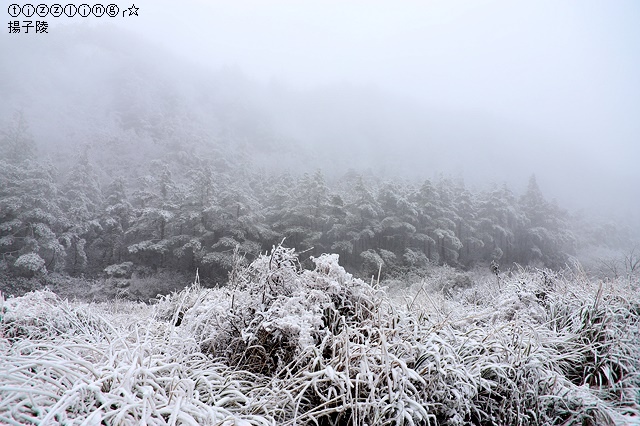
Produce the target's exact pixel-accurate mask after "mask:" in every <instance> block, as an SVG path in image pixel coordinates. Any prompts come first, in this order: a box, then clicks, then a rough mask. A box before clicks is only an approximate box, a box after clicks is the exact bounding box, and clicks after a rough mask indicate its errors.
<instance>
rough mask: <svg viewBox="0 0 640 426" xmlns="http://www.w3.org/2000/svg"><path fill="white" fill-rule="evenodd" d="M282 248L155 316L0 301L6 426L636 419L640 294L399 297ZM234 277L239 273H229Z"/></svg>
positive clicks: (327, 259)
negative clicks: (304, 264)
mask: <svg viewBox="0 0 640 426" xmlns="http://www.w3.org/2000/svg"><path fill="white" fill-rule="evenodd" d="M314 262H315V268H314V269H313V270H304V269H302V268H301V267H300V265H299V263H298V261H297V256H296V254H295V252H294V251H293V250H291V249H287V248H284V247H281V246H279V247H276V248H274V250H273V252H272V253H270V254H269V255H264V256H261V257H260V258H259V259H257V260H256V261H255V262H254V263H252V264H251V265H250V266H247V267H238V268H237V269H236V270H234V272H233V273H232V274H231V276H230V283H229V285H228V286H227V287H224V288H218V289H203V288H201V287H200V286H199V285H198V284H197V283H196V284H194V285H193V286H190V287H188V288H185V289H184V290H182V291H180V292H177V293H173V294H171V295H169V296H166V297H164V298H161V299H160V300H159V301H158V303H156V304H155V305H153V306H148V305H143V304H135V303H131V302H124V301H114V302H111V303H108V304H92V305H87V304H81V303H70V302H67V301H63V300H60V299H59V298H58V297H57V296H56V295H55V294H53V293H51V292H47V291H41V292H34V293H29V294H27V295H25V296H23V297H19V298H13V299H7V300H4V299H3V298H1V297H0V303H1V304H2V305H1V306H0V312H1V314H0V315H2V319H1V322H0V423H3V424H14V425H15V424H20V425H25V424H66V425H76V424H77V425H100V424H124V425H128V424H131V425H134V424H135V425H137V424H144V425H225V426H231V425H338V424H339V425H362V426H364V425H572V424H573V425H590V424H591V425H614V424H624V422H633V421H634V419H635V418H636V417H634V416H637V414H638V403H639V399H640V395H639V383H640V380H639V377H638V360H639V359H640V344H639V342H640V339H639V331H638V330H639V327H638V326H639V320H640V296H639V293H640V292H639V291H638V282H637V281H632V280H630V279H626V280H618V281H616V282H613V283H607V284H603V283H598V282H591V281H590V280H589V279H587V278H586V277H585V276H584V275H583V274H580V273H569V272H565V274H564V275H562V274H554V273H552V272H550V271H540V270H524V269H523V270H521V271H520V272H518V273H516V274H513V275H512V276H510V277H503V279H502V282H501V283H500V287H499V288H498V285H497V283H496V281H495V277H493V279H491V277H487V279H481V280H480V281H479V282H476V283H474V285H473V286H471V287H469V288H465V289H462V290H459V291H453V292H448V293H447V294H446V295H444V294H443V293H442V292H438V291H434V288H436V287H437V288H440V287H441V286H442V282H441V277H440V278H438V280H439V281H438V283H433V282H429V280H426V281H424V282H422V283H419V284H418V285H414V286H412V287H410V286H409V285H407V287H406V288H405V290H404V292H403V297H402V298H397V297H396V298H393V299H392V298H390V297H389V296H388V294H387V292H386V291H385V289H384V288H381V287H379V286H377V285H376V286H374V285H370V284H368V283H366V282H364V281H361V280H359V279H355V278H353V277H352V276H351V275H350V274H348V273H346V272H345V271H344V269H343V268H342V267H340V265H339V264H338V257H337V255H323V256H320V257H319V258H317V259H314ZM239 264H240V263H239Z"/></svg>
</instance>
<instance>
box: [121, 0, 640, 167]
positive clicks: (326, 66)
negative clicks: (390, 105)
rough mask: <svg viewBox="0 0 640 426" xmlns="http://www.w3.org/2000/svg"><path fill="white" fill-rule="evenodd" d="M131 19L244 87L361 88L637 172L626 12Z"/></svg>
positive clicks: (208, 13)
mask: <svg viewBox="0 0 640 426" xmlns="http://www.w3.org/2000/svg"><path fill="white" fill-rule="evenodd" d="M137 6H139V7H140V16H139V19H136V21H135V28H133V29H134V30H138V31H141V32H143V33H145V34H146V35H147V36H150V37H152V38H154V39H157V40H159V41H161V43H162V44H165V45H166V46H169V47H171V48H172V49H175V50H178V51H180V52H182V53H183V54H185V55H188V56H191V57H194V58H198V59H199V60H201V61H203V62H205V63H208V64H212V65H214V66H224V65H231V66H237V67H238V68H240V69H241V70H242V71H243V72H244V73H245V74H246V75H248V76H249V77H252V78H256V79H260V80H269V79H272V78H274V79H277V80H279V81H282V82H285V83H286V84H291V85H295V86H299V87H312V86H314V85H319V84H320V85H323V84H332V83H335V82H351V83H356V84H361V85H365V86H366V85H371V86H374V87H377V88H380V89H382V90H386V91H389V92H391V93H399V94H407V95H410V96H412V97H415V98H417V99H419V100H421V101H423V102H426V103H429V104H431V105H434V106H437V107H441V108H453V109H459V108H462V109H465V110H481V111H484V112H486V113H490V114H497V115H501V116H506V117H509V118H512V119H514V120H517V121H522V122H525V123H530V124H533V125H535V126H539V127H541V128H543V129H547V130H552V131H554V132H561V133H565V134H567V138H566V139H567V143H569V144H571V145H570V147H571V148H576V149H577V148H578V146H579V145H581V146H582V149H587V150H589V148H587V147H585V146H584V140H585V138H586V139H588V140H590V141H592V143H595V144H596V145H598V144H605V143H606V144H610V148H611V149H612V151H611V154H610V155H612V156H619V153H620V152H619V151H620V150H627V152H629V155H625V156H624V157H625V160H623V161H629V160H630V159H632V158H633V159H634V160H637V159H640V148H639V147H640V141H639V140H638V138H639V136H640V117H639V113H640V2H638V1H634V0H628V1H624V0H614V1H607V2H604V1H585V0H570V1H558V0H542V1H540V0H536V1H526V2H525V1H490V0H473V1H471V0H467V1H462V0H460V1H429V0H420V1H416V0H405V1H400V2H398V1H391V0H270V1H265V0H233V1H231V0H226V1H219V0H215V1H204V0H203V1H197V0H187V1H179V2H178V1H174V2H168V1H153V2H151V1H146V2H140V3H138V4H137ZM121 22H122V23H123V24H125V25H127V26H128V27H130V28H131V26H133V23H134V21H133V20H126V21H124V20H123V21H121ZM130 24H131V25H130ZM594 154H596V155H597V156H601V155H604V156H605V157H606V156H607V155H609V154H607V153H603V151H601V150H600V149H597V150H595V149H594ZM618 159H619V158H618Z"/></svg>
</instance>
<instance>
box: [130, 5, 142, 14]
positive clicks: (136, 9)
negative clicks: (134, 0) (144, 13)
mask: <svg viewBox="0 0 640 426" xmlns="http://www.w3.org/2000/svg"><path fill="white" fill-rule="evenodd" d="M138 9H140V8H139V7H136V5H135V4H134V5H131V7H130V8H129V9H127V10H128V11H129V16H132V15H135V16H138Z"/></svg>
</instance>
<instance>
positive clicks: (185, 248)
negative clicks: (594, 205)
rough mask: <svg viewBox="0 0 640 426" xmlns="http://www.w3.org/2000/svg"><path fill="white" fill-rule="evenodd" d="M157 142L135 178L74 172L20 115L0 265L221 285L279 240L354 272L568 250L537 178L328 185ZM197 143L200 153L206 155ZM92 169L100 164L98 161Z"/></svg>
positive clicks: (0, 235)
mask: <svg viewBox="0 0 640 426" xmlns="http://www.w3.org/2000/svg"><path fill="white" fill-rule="evenodd" d="M198 146H199V149H200V151H194V150H192V149H191V150H190V149H189V148H188V147H186V146H185V145H184V144H180V143H171V144H166V143H165V144H162V143H159V144H158V150H157V151H158V155H157V156H156V158H140V159H137V160H136V164H137V166H136V167H135V170H128V171H125V170H121V171H120V172H118V173H114V172H113V170H112V171H111V172H110V173H105V171H104V166H101V165H100V158H101V157H102V154H103V153H105V152H106V150H107V149H108V148H106V147H104V146H103V147H100V146H96V145H93V146H90V145H87V146H85V147H84V148H82V149H79V150H78V152H79V153H78V154H77V155H76V156H75V158H74V159H73V161H72V164H70V165H66V167H61V166H60V165H54V164H53V163H52V161H49V160H46V159H38V157H37V156H36V155H35V143H34V141H33V138H32V137H31V136H30V134H29V131H28V126H27V124H26V123H25V121H24V118H23V117H22V116H21V115H19V114H18V115H17V116H16V118H15V119H14V120H13V121H12V122H11V124H10V125H9V126H8V127H7V128H5V129H4V130H3V132H2V136H1V139H0V149H1V150H2V151H1V155H0V254H1V259H0V269H1V270H3V271H4V272H5V273H8V274H14V275H23V276H33V275H37V274H44V273H48V272H60V273H66V274H70V275H80V274H85V275H87V276H98V275H101V274H107V275H113V276H126V275H128V274H130V273H132V272H133V271H137V272H138V273H141V274H144V273H147V274H151V273H153V272H154V271H157V270H161V269H173V270H177V271H182V272H185V273H192V272H193V271H195V270H196V268H197V269H198V270H199V272H200V275H201V277H203V278H209V279H210V280H212V281H216V280H219V281H221V280H223V279H224V278H226V274H227V273H228V271H229V270H230V268H231V267H232V266H233V262H234V261H235V259H236V257H234V252H236V251H237V252H239V253H241V254H245V255H246V256H247V257H248V258H249V259H251V258H252V257H253V256H256V255H257V254H258V253H260V252H261V251H265V250H268V249H270V248H271V247H272V245H274V244H277V243H279V242H280V241H281V240H282V239H286V240H285V241H286V242H285V244H286V245H289V246H293V247H295V248H296V249H297V250H299V251H305V250H306V251H307V253H308V255H315V256H317V255H319V254H322V253H328V252H332V253H338V254H339V255H340V261H341V264H343V265H344V266H345V267H346V268H347V269H348V270H350V271H352V272H354V273H358V274H361V275H365V276H367V275H371V274H372V273H376V272H377V271H378V269H379V268H380V266H382V268H383V270H384V271H385V273H389V272H393V271H406V270H410V269H417V268H422V267H425V266H427V265H429V264H432V263H435V264H447V265H452V266H455V267H461V268H469V267H472V266H474V265H476V264H482V263H487V264H488V263H489V262H491V261H492V260H495V261H496V262H498V263H500V264H511V263H513V262H516V263H519V264H523V265H525V264H530V263H539V264H542V265H545V266H548V267H561V266H563V265H564V263H565V262H566V260H567V256H568V255H570V254H572V253H573V252H574V251H575V249H576V244H577V242H576V237H575V236H574V234H573V232H572V230H571V224H570V217H569V215H568V213H567V212H565V211H563V210H562V209H561V208H559V207H558V206H557V205H556V204H555V203H552V202H549V201H547V200H546V199H545V198H544V196H543V194H542V193H541V191H540V189H539V187H538V185H537V183H536V180H535V177H534V176H532V177H531V179H530V181H529V184H528V187H527V189H526V191H525V192H524V194H522V195H521V196H517V195H516V194H514V193H513V192H512V190H511V189H510V188H509V187H507V186H506V185H501V186H500V185H495V186H493V187H492V188H489V189H485V190H471V189H469V188H467V187H466V186H465V185H464V183H463V182H462V181H461V180H458V179H452V178H448V177H440V178H437V179H427V180H424V181H423V182H421V183H414V182H405V181H402V180H400V179H396V180H386V181H385V180H381V179H379V178H376V177H375V176H371V175H362V174H358V173H356V172H354V171H349V172H347V173H346V174H345V175H344V176H342V177H341V178H340V179H336V180H335V181H334V182H331V183H328V182H327V178H326V177H325V176H324V175H323V173H322V172H321V171H320V170H318V171H315V172H314V173H308V174H299V175H298V174H293V173H287V172H286V171H283V172H281V173H273V172H270V173H267V172H265V171H264V170H261V169H260V168H258V167H255V166H254V165H252V163H251V160H250V158H249V156H248V153H246V152H245V153H243V152H242V151H241V150H237V149H232V148H230V147H226V148H225V147H224V146H214V145H206V144H205V145H203V144H200V145H198ZM203 146H206V148H202V147H203ZM93 159H95V161H94V160H93Z"/></svg>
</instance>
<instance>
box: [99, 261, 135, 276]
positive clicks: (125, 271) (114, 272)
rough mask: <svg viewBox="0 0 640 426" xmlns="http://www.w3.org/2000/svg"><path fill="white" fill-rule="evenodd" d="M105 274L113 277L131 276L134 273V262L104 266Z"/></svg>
mask: <svg viewBox="0 0 640 426" xmlns="http://www.w3.org/2000/svg"><path fill="white" fill-rule="evenodd" d="M104 272H105V274H107V276H108V277H113V278H131V274H132V273H133V262H123V263H118V264H115V265H109V266H107V267H106V268H104Z"/></svg>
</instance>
